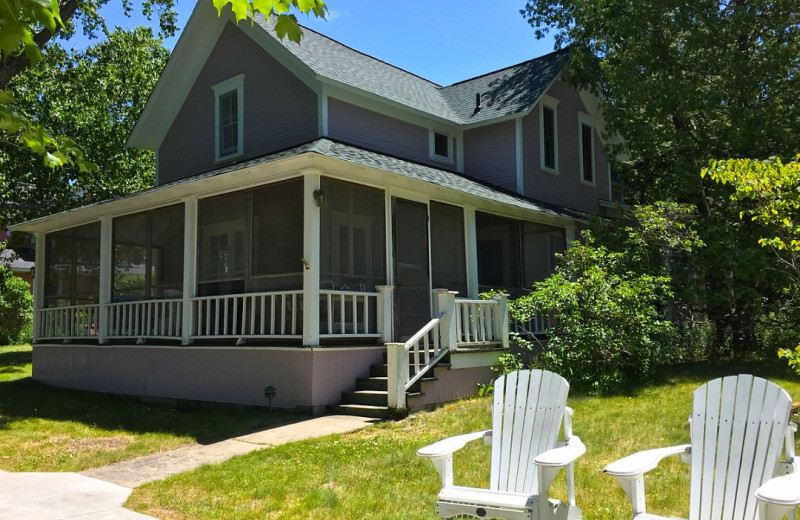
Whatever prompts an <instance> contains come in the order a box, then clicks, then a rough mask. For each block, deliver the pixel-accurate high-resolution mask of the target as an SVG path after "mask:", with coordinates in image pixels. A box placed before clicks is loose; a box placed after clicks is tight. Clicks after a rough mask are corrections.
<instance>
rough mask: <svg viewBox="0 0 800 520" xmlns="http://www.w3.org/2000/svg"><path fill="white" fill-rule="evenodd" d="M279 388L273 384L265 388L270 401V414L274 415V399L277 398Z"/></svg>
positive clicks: (265, 395) (265, 394) (265, 393)
mask: <svg viewBox="0 0 800 520" xmlns="http://www.w3.org/2000/svg"><path fill="white" fill-rule="evenodd" d="M277 393H278V389H277V388H275V387H274V386H272V385H269V386H268V387H266V388H265V389H264V397H266V398H267V401H269V414H270V415H272V400H273V399H275V395H277Z"/></svg>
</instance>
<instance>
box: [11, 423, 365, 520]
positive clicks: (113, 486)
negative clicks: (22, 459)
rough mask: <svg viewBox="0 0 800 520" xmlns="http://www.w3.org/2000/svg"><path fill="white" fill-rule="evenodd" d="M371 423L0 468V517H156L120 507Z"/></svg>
mask: <svg viewBox="0 0 800 520" xmlns="http://www.w3.org/2000/svg"><path fill="white" fill-rule="evenodd" d="M374 422H375V419H368V418H365V417H354V416H347V415H329V416H324V417H315V418H313V419H307V420H303V421H298V422H295V423H291V424H287V425H284V426H278V427H275V428H271V429H268V430H263V431H260V432H256V433H251V434H249V435H243V436H241V437H236V438H234V439H228V440H224V441H221V442H216V443H213V444H199V445H194V446H187V447H184V448H179V449H177V450H173V451H166V452H162V453H155V454H153V455H146V456H144V457H139V458H136V459H132V460H128V461H123V462H118V463H116V464H111V465H109V466H104V467H102V468H94V469H89V470H86V471H82V472H81V473H9V472H5V471H0V520H69V519H78V518H79V519H80V520H157V519H153V517H150V516H146V515H141V514H139V513H134V512H133V511H129V510H127V509H125V508H123V507H122V504H123V503H124V502H125V500H127V499H128V496H129V495H130V494H131V492H132V491H133V488H134V487H136V486H139V485H141V484H144V483H145V482H152V481H154V480H161V479H164V478H166V477H168V476H170V475H175V474H178V473H183V472H185V471H190V470H193V469H195V468H197V467H199V466H202V465H203V464H215V463H218V462H222V461H225V460H227V459H229V458H231V457H234V456H236V455H242V454H244V453H249V452H251V451H255V450H260V449H264V448H268V447H270V446H278V445H280V444H286V443H288V442H294V441H299V440H303V439H310V438H312V437H321V436H323V435H329V434H332V433H349V432H352V431H356V430H360V429H362V428H365V427H366V426H368V425H370V424H372V423H374Z"/></svg>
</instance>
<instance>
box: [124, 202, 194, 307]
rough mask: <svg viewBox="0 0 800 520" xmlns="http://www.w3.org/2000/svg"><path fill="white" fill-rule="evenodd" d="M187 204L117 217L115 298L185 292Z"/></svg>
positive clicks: (146, 298)
mask: <svg viewBox="0 0 800 520" xmlns="http://www.w3.org/2000/svg"><path fill="white" fill-rule="evenodd" d="M183 219H184V209H183V204H175V205H172V206H167V207H164V208H158V209H155V210H152V211H146V212H143V213H137V214H135V215H128V216H125V217H118V218H115V219H114V275H113V276H114V280H113V295H112V299H113V301H115V302H120V301H132V300H149V299H160V298H180V297H181V296H182V295H183Z"/></svg>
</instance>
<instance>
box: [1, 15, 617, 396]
mask: <svg viewBox="0 0 800 520" xmlns="http://www.w3.org/2000/svg"><path fill="white" fill-rule="evenodd" d="M567 58H568V56H567V53H566V52H565V51H558V52H554V53H551V54H548V55H546V56H542V57H540V58H536V59H533V60H531V61H528V62H525V63H521V64H519V65H515V66H512V67H508V68H505V69H502V70H498V71H495V72H490V73H488V74H486V75H483V76H480V77H477V78H472V79H468V80H465V81H463V82H461V83H457V84H455V85H451V86H448V87H442V86H440V85H437V84H435V83H432V82H430V81H428V80H426V79H423V78H421V77H418V76H416V75H414V74H411V73H409V72H406V71H404V70H402V69H399V68H397V67H394V66H392V65H390V64H388V63H385V62H382V61H380V60H378V59H375V58H373V57H371V56H367V55H365V54H362V53H360V52H358V51H356V50H354V49H351V48H349V47H347V46H345V45H342V44H341V43H338V42H336V41H333V40H331V39H329V38H327V37H325V36H323V35H321V34H318V33H316V32H313V31H311V30H308V29H306V30H305V31H304V33H303V39H302V42H301V43H300V44H296V43H292V42H289V41H287V40H284V41H281V40H279V39H278V38H277V37H276V36H275V33H274V31H273V29H272V28H271V26H270V25H269V24H268V23H267V22H266V21H265V19H264V18H260V17H256V19H255V23H254V24H252V25H251V24H250V23H242V24H239V25H238V26H237V25H236V24H234V23H232V22H231V20H230V17H228V16H225V15H223V16H222V17H218V16H217V13H216V11H215V9H214V8H213V7H212V6H211V3H210V2H200V3H199V4H198V5H197V7H196V8H195V11H194V13H193V14H192V16H191V18H190V20H189V22H188V24H187V26H186V28H185V30H184V32H183V34H182V36H181V38H180V40H179V41H178V43H177V45H176V47H175V50H174V53H173V55H172V57H171V59H170V61H169V63H168V64H167V66H166V68H165V69H164V71H163V73H162V75H161V78H160V79H159V81H158V83H157V85H156V87H155V89H154V91H153V93H152V95H151V97H150V99H149V101H148V103H147V106H146V107H145V109H144V111H143V113H142V114H141V117H140V119H139V120H138V122H137V124H136V127H135V129H134V131H133V133H132V135H131V136H130V139H129V144H130V145H131V146H135V147H143V148H149V149H152V150H155V151H156V154H157V165H158V167H157V168H158V171H157V186H155V187H154V188H152V189H149V190H146V191H144V192H141V193H137V194H133V195H130V196H126V197H122V198H119V199H116V200H111V201H107V202H103V203H98V204H93V205H89V206H86V207H82V208H79V209H76V210H72V211H69V212H66V213H60V214H57V215H52V216H48V217H44V218H40V219H37V220H33V221H29V222H25V223H23V224H19V225H17V226H16V227H15V228H14V229H15V230H18V231H27V232H32V233H35V234H36V237H37V242H36V243H37V244H39V247H38V249H37V251H36V255H37V258H36V263H37V266H40V273H41V275H40V276H37V277H36V283H35V307H36V313H35V316H36V318H35V319H36V323H35V338H34V339H35V341H34V348H33V357H34V368H33V370H34V378H35V379H37V380H40V381H44V382H46V383H49V384H54V385H60V386H67V387H77V388H85V389H91V390H97V391H105V392H113V393H118V394H132V395H140V396H152V397H160V398H175V399H189V400H205V401H223V402H234V403H255V404H262V403H265V402H266V401H265V400H264V397H263V389H264V387H266V386H267V385H271V386H273V387H275V388H276V389H277V395H276V396H275V403H274V404H275V406H278V407H283V408H292V407H294V408H298V409H302V410H311V411H315V412H318V411H320V410H322V409H324V407H325V406H326V405H330V404H333V403H338V402H339V401H340V399H341V395H342V392H348V391H353V390H354V389H355V390H356V392H355V393H352V392H351V394H348V396H349V398H352V399H355V400H356V401H357V400H358V398H359V397H360V398H364V399H367V397H368V398H369V399H378V400H381V399H382V401H383V405H384V406H385V404H386V399H387V394H386V391H385V390H383V391H382V392H379V391H370V388H369V384H375V385H378V386H380V384H382V385H383V387H384V388H385V387H386V385H387V382H386V379H387V378H388V386H389V392H388V393H389V397H388V399H389V400H390V402H391V403H392V406H395V407H403V406H404V405H405V404H406V403H405V396H404V395H402V396H398V395H397V394H398V393H401V394H402V393H404V390H410V391H412V392H413V391H415V390H416V391H417V393H416V394H415V395H414V396H412V400H411V401H409V404H408V405H409V406H422V405H425V404H429V403H432V402H436V401H441V400H445V399H449V398H453V397H457V396H461V395H465V394H469V393H472V392H473V391H474V390H475V383H476V381H485V380H488V379H489V378H490V373H489V369H488V367H489V366H490V365H491V364H492V363H493V362H494V360H495V359H496V356H497V353H498V352H500V351H502V349H503V348H507V345H508V343H507V329H508V317H507V312H506V309H505V305H504V300H503V298H499V297H498V298H497V299H490V300H479V299H478V296H479V294H480V293H482V292H484V291H489V290H505V291H507V292H509V293H511V294H515V293H518V292H519V291H520V290H522V289H524V288H526V287H530V285H531V284H532V283H533V282H534V281H536V280H541V279H543V278H544V277H546V276H547V275H548V274H549V273H550V272H551V271H552V269H553V267H554V254H555V253H557V252H559V251H562V250H563V249H564V248H565V247H566V244H567V243H568V242H569V241H570V240H572V239H573V238H574V236H575V230H576V228H577V227H579V226H581V225H582V223H583V222H584V221H585V219H586V216H587V215H588V214H591V213H601V212H602V211H603V206H604V204H606V205H607V202H608V201H609V200H610V199H611V190H612V187H611V182H610V174H609V166H608V160H607V157H606V155H605V153H604V152H603V148H604V147H603V141H602V138H601V133H602V129H603V128H602V127H603V122H602V119H601V116H600V114H599V112H598V109H597V103H596V99H594V98H593V97H592V96H591V95H590V94H588V93H586V92H580V91H576V90H575V89H573V88H571V87H570V86H568V85H567V84H565V83H564V82H563V81H562V80H561V73H562V72H563V69H564V67H565V66H566V64H567V61H568V60H567ZM534 326H535V325H534ZM409 340H411V341H409ZM406 342H407V343H406ZM387 345H388V347H387ZM387 348H388V349H389V353H388V358H389V360H388V365H389V367H388V375H385V376H384V375H381V373H380V370H381V369H380V368H372V370H373V376H374V377H373V379H376V380H381V379H382V380H383V382H382V383H380V381H378V382H376V381H372V382H371V383H369V384H367V383H364V385H366V386H365V388H361V387H358V388H357V387H356V380H357V379H358V378H365V377H367V376H368V375H369V374H370V370H371V368H370V367H371V365H376V366H378V365H382V364H384V363H386V361H385V358H386V356H387ZM443 358H446V359H445V361H447V362H448V364H447V368H446V369H445V370H437V372H436V377H437V378H438V381H436V382H435V383H430V384H429V385H428V386H426V387H425V388H423V393H424V394H425V395H421V394H420V393H419V392H418V391H419V382H417V384H416V386H411V383H413V379H414V378H415V377H420V376H421V375H422V372H423V371H424V370H425V369H426V367H427V366H430V365H434V364H435V363H436V362H438V361H440V360H442V359H443ZM428 375H430V372H428ZM398 378H399V379H398ZM362 383H363V381H362V382H360V383H359V384H362ZM370 392H371V393H370ZM392 392H394V397H392V395H393V394H392ZM376 395H377V397H376ZM365 396H367V397H365ZM370 396H371V397H370ZM369 399H367V401H369ZM365 404H366V403H365ZM376 404H377V403H376Z"/></svg>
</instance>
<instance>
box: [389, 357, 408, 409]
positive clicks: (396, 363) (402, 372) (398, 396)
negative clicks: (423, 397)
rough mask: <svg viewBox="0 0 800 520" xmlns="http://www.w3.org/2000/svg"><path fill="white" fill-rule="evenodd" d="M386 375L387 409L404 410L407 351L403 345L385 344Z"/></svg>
mask: <svg viewBox="0 0 800 520" xmlns="http://www.w3.org/2000/svg"><path fill="white" fill-rule="evenodd" d="M386 375H387V383H388V386H387V389H388V396H387V399H388V404H389V408H393V409H402V408H405V407H406V383H407V382H408V351H407V350H406V344H405V343H387V344H386Z"/></svg>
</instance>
